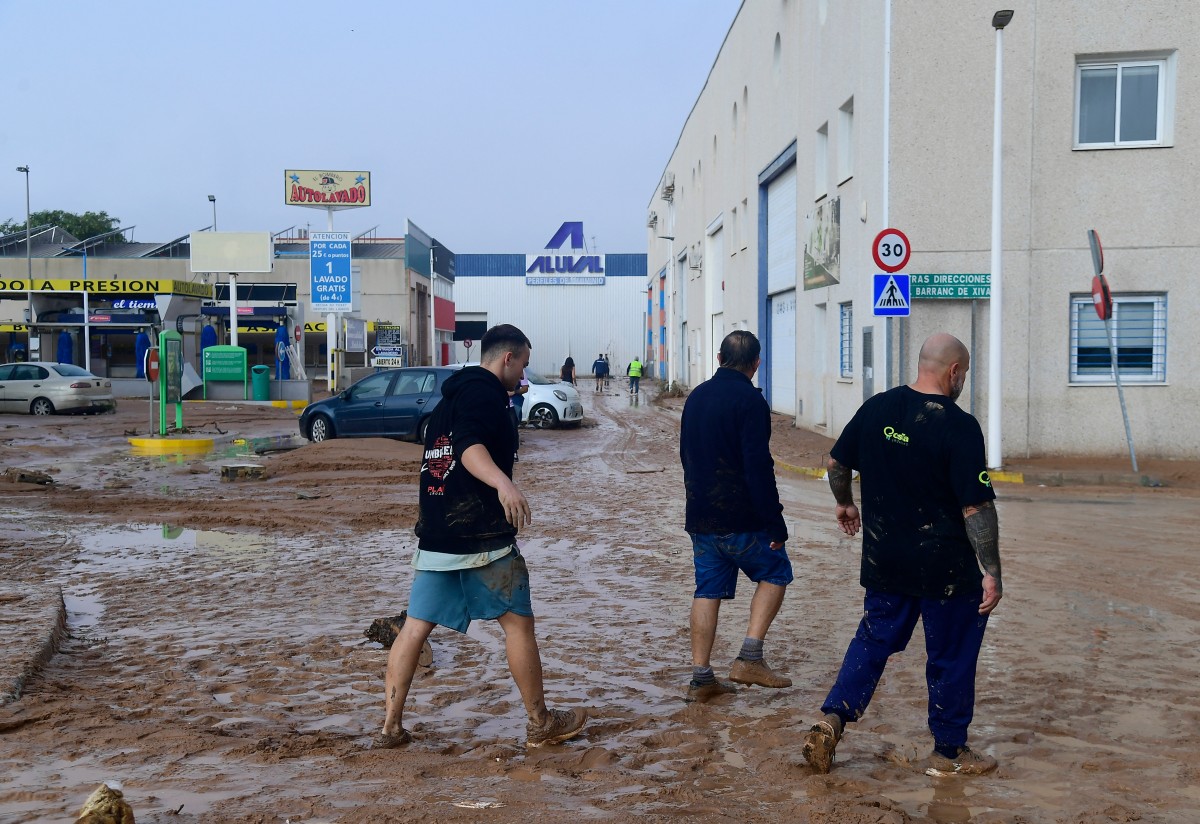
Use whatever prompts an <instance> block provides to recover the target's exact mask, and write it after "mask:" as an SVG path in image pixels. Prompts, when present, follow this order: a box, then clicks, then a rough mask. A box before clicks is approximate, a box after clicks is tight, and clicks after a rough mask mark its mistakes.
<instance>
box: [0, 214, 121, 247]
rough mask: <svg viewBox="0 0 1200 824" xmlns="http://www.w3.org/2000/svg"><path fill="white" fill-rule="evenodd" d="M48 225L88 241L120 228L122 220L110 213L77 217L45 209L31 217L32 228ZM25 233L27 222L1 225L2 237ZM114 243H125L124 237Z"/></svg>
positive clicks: (16, 220)
mask: <svg viewBox="0 0 1200 824" xmlns="http://www.w3.org/2000/svg"><path fill="white" fill-rule="evenodd" d="M47 224H50V225H53V226H60V227H62V228H63V229H65V230H67V231H68V232H70V233H71V234H72V235H74V236H75V237H77V238H79V239H80V240H87V239H88V238H90V237H95V236H96V235H102V234H104V233H105V232H111V231H112V230H113V229H117V228H120V225H121V219H120V218H119V217H110V216H109V214H108V212H84V213H83V214H81V215H77V214H75V213H74V212H64V211H62V210H61V209H43V210H42V211H40V212H33V213H31V214H30V215H29V225H30V226H45V225H47ZM24 231H25V220H24V218H22V219H19V220H18V219H17V218H12V219H11V220H7V221H5V222H4V223H0V235H11V234H15V233H17V232H24ZM112 240H113V242H114V243H124V242H125V238H124V236H123V235H116V236H114V237H113V239H112Z"/></svg>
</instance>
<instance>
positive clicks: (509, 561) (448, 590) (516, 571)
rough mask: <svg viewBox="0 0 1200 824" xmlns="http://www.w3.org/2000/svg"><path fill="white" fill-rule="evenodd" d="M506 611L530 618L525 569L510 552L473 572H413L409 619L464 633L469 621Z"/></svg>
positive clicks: (487, 619)
mask: <svg viewBox="0 0 1200 824" xmlns="http://www.w3.org/2000/svg"><path fill="white" fill-rule="evenodd" d="M506 612H512V613H516V614H517V615H526V616H528V617H530V618H532V617H533V605H532V604H531V603H530V602H529V568H528V567H526V566H525V559H524V558H522V557H521V553H520V552H519V551H517V549H516V547H513V551H512V552H510V553H509V554H507V555H505V556H504V557H503V558H501V559H499V560H498V561H492V563H490V564H488V565H487V566H482V567H475V568H474V569H454V570H449V571H447V572H430V571H428V570H420V569H419V570H417V572H416V575H414V576H413V582H412V592H411V593H410V594H409V596H408V614H409V617H412V618H418V619H420V620H422V621H428V622H429V623H431V624H440V625H441V626H443V627H449V628H450V629H453V630H458V631H459V632H466V631H467V627H469V626H470V625H471V621H473V620H478V621H489V620H492V619H495V618H499V617H500V616H501V615H503V614H504V613H506Z"/></svg>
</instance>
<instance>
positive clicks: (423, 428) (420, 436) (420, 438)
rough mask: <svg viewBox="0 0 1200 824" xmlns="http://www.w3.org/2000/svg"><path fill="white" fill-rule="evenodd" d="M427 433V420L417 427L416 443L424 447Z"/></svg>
mask: <svg viewBox="0 0 1200 824" xmlns="http://www.w3.org/2000/svg"><path fill="white" fill-rule="evenodd" d="M428 433H429V418H426V419H425V420H423V421H421V423H419V424H418V425H417V443H419V444H422V445H424V444H425V436H426V435H427V434H428Z"/></svg>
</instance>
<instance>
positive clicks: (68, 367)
mask: <svg viewBox="0 0 1200 824" xmlns="http://www.w3.org/2000/svg"><path fill="white" fill-rule="evenodd" d="M54 371H55V372H57V373H58V374H60V375H62V376H63V377H64V378H82V377H83V376H85V375H86V376H87V377H89V378H90V377H92V373H91V372H89V371H87V370H86V369H84V368H83V367H81V366H76V365H75V364H73V363H56V364H54Z"/></svg>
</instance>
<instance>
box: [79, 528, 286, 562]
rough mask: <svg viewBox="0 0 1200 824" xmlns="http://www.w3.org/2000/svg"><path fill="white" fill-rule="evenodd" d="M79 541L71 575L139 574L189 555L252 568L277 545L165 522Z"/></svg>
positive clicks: (95, 534)
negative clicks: (79, 546) (79, 547)
mask: <svg viewBox="0 0 1200 824" xmlns="http://www.w3.org/2000/svg"><path fill="white" fill-rule="evenodd" d="M80 543H81V544H82V547H83V548H82V550H81V551H80V552H79V553H78V554H76V555H75V557H74V559H73V560H74V567H73V568H72V569H71V570H70V572H71V573H72V574H76V573H80V574H82V573H111V572H131V571H140V572H144V571H146V570H149V569H154V568H156V567H164V566H171V565H173V564H175V563H176V562H177V561H179V560H180V559H181V558H182V557H184V556H187V557H189V558H190V557H192V556H195V555H200V556H202V557H205V558H207V559H208V560H211V561H213V562H215V564H216V565H218V566H222V565H225V564H235V565H237V566H239V567H244V565H245V564H246V563H249V564H250V566H251V568H258V567H261V566H263V565H265V564H267V563H269V562H270V560H271V558H272V557H273V556H274V555H275V553H276V549H277V547H276V543H275V541H274V539H272V538H269V537H265V536H259V535H243V534H235V533H230V532H217V531H213V530H201V529H180V528H178V527H174V526H171V525H169V524H163V525H162V526H147V527H140V528H136V527H135V528H121V529H101V530H97V531H95V532H91V533H88V534H87V535H86V536H85V537H82V538H81V539H80Z"/></svg>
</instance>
